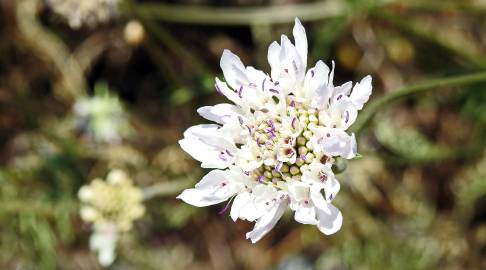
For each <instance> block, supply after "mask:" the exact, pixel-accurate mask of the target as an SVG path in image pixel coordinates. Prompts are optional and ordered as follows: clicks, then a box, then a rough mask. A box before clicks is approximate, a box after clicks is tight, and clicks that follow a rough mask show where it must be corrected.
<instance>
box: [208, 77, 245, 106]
mask: <svg viewBox="0 0 486 270" xmlns="http://www.w3.org/2000/svg"><path fill="white" fill-rule="evenodd" d="M215 80H216V84H215V85H214V87H216V91H218V93H220V94H221V95H223V96H225V97H226V98H228V99H229V100H231V101H232V102H233V103H234V104H237V105H242V102H243V101H242V99H241V98H239V97H238V94H237V93H236V92H235V91H234V90H231V89H230V88H229V87H228V85H227V84H226V83H225V82H222V81H221V80H219V79H218V78H215Z"/></svg>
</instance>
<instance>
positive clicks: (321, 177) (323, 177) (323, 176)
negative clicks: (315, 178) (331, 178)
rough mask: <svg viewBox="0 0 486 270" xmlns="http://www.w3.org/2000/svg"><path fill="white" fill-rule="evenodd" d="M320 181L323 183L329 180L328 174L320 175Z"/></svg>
mask: <svg viewBox="0 0 486 270" xmlns="http://www.w3.org/2000/svg"><path fill="white" fill-rule="evenodd" d="M319 179H320V180H321V182H325V181H326V180H327V174H325V173H320V175H319Z"/></svg>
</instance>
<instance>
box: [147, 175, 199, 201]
mask: <svg viewBox="0 0 486 270" xmlns="http://www.w3.org/2000/svg"><path fill="white" fill-rule="evenodd" d="M193 178H194V177H191V176H188V177H187V178H185V179H179V180H171V181H166V182H160V183H157V184H155V185H153V186H150V187H145V188H143V199H144V200H150V199H152V198H154V197H158V196H169V195H174V194H177V193H180V192H181V191H183V190H184V189H186V188H188V187H189V186H192V185H193V184H194V182H195V181H194V179H193Z"/></svg>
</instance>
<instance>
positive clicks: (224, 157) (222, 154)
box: [219, 152, 228, 161]
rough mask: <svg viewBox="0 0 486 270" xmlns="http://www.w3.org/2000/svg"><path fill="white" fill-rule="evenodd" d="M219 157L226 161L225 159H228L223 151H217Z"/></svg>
mask: <svg viewBox="0 0 486 270" xmlns="http://www.w3.org/2000/svg"><path fill="white" fill-rule="evenodd" d="M219 159H221V160H222V161H227V160H228V159H227V158H226V156H225V153H224V152H221V153H219Z"/></svg>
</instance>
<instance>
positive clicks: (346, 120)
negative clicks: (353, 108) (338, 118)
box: [344, 111, 349, 123]
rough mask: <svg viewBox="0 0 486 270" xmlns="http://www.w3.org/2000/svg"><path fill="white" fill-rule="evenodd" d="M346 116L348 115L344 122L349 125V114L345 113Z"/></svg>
mask: <svg viewBox="0 0 486 270" xmlns="http://www.w3.org/2000/svg"><path fill="white" fill-rule="evenodd" d="M345 114H346V116H345V120H344V122H346V123H348V121H349V112H348V111H345Z"/></svg>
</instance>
